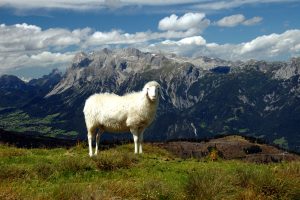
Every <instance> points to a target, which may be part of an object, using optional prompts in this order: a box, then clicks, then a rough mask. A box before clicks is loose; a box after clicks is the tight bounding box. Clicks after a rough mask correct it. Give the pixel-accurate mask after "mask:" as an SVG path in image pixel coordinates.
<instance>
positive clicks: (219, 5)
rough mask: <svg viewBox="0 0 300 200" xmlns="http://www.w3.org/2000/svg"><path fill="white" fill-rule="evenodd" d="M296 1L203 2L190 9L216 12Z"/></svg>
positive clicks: (247, 0)
mask: <svg viewBox="0 0 300 200" xmlns="http://www.w3.org/2000/svg"><path fill="white" fill-rule="evenodd" d="M297 1H298V0H243V1H239V0H226V1H224V0H223V1H217V0H212V1H203V2H199V3H198V4H196V5H191V6H190V8H194V9H198V10H201V11H205V12H208V11H216V10H225V9H232V8H238V7H241V6H245V5H257V4H267V3H281V2H282V3H287V2H297Z"/></svg>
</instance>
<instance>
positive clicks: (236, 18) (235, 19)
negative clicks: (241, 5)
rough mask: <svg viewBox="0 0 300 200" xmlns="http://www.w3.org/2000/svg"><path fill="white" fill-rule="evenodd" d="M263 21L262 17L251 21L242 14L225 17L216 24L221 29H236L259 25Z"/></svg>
mask: <svg viewBox="0 0 300 200" xmlns="http://www.w3.org/2000/svg"><path fill="white" fill-rule="evenodd" d="M262 20H263V18H262V17H258V16H256V17H253V18H251V19H246V17H245V16H244V15H242V14H236V15H231V16H227V17H223V18H222V19H220V20H219V21H217V22H216V23H215V24H216V25H218V26H221V27H234V26H238V25H240V24H242V25H245V26H251V25H255V24H258V23H259V22H261V21H262Z"/></svg>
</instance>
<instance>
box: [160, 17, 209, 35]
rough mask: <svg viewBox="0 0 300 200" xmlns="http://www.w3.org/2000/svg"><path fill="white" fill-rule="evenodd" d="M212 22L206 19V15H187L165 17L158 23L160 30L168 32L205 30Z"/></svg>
mask: <svg viewBox="0 0 300 200" xmlns="http://www.w3.org/2000/svg"><path fill="white" fill-rule="evenodd" d="M209 23H210V21H209V20H208V19H205V14H204V13H186V14H184V15H183V16H181V17H178V16H177V15H175V14H172V15H171V16H170V17H165V18H163V19H162V20H160V21H159V23H158V28H159V29H160V30H163V31H166V30H171V31H182V30H189V29H199V30H200V31H201V30H204V29H205V28H206V27H207V26H208V25H209Z"/></svg>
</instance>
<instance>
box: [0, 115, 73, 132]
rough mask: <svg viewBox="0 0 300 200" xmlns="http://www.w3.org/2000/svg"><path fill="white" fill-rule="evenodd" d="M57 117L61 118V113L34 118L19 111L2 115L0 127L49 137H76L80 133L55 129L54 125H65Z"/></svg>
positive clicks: (0, 116)
mask: <svg viewBox="0 0 300 200" xmlns="http://www.w3.org/2000/svg"><path fill="white" fill-rule="evenodd" d="M57 116H59V113H55V114H52V115H47V116H45V117H44V118H42V117H32V116H29V115H28V114H27V113H25V112H23V111H21V110H17V111H15V112H12V113H9V114H2V115H0V126H3V127H5V129H6V130H8V131H17V132H26V131H34V132H39V133H41V134H42V135H44V136H48V137H56V136H57V135H65V136H68V137H72V136H74V137H76V136H77V135H78V133H77V132H75V131H69V132H66V131H65V130H62V129H58V128H54V127H53V124H59V123H63V121H57V120H56V117H57Z"/></svg>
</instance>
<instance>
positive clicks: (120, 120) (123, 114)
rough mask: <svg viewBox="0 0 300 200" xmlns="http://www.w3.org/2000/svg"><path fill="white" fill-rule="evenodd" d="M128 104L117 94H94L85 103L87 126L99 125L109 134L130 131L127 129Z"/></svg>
mask: <svg viewBox="0 0 300 200" xmlns="http://www.w3.org/2000/svg"><path fill="white" fill-rule="evenodd" d="M127 109H128V104H127V102H126V99H124V98H122V97H120V96H118V95H116V94H109V93H104V94H94V95H92V96H91V97H89V98H88V99H87V101H86V103H85V107H84V114H85V118H86V123H87V124H92V125H94V124H97V126H102V127H103V128H104V129H105V131H108V132H123V131H128V127H126V119H127V113H128V112H127Z"/></svg>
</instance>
